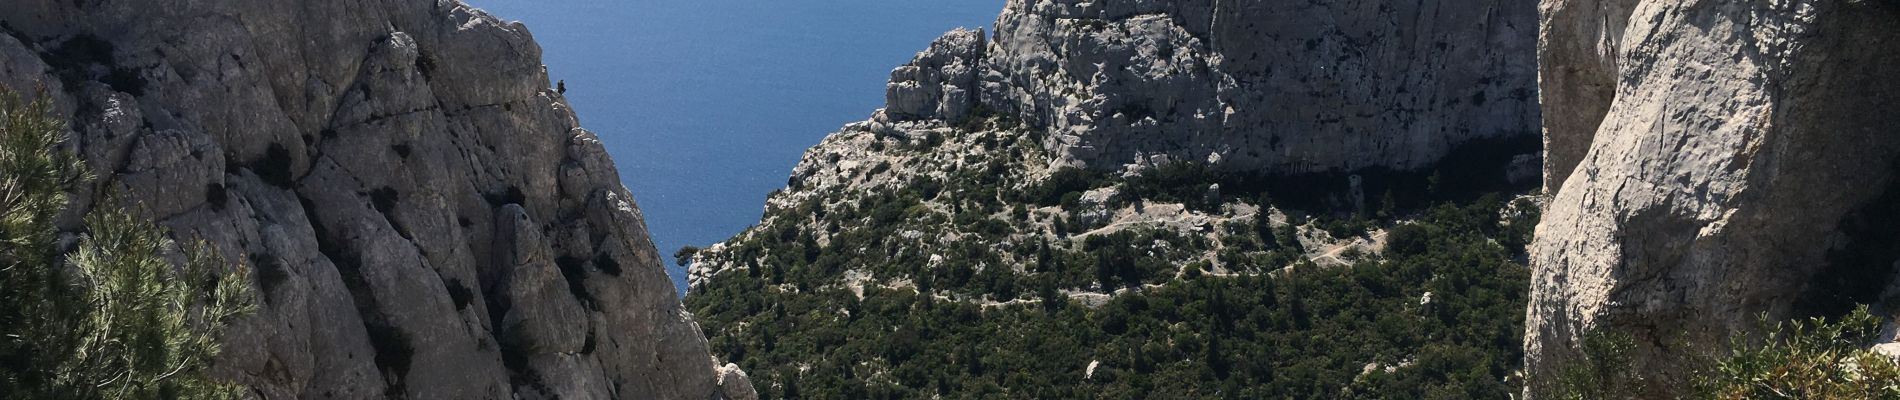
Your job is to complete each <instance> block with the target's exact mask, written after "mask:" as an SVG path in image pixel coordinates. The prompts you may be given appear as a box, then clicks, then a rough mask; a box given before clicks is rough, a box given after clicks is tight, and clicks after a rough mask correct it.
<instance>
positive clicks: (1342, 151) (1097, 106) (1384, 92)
mask: <svg viewBox="0 0 1900 400" xmlns="http://www.w3.org/2000/svg"><path fill="white" fill-rule="evenodd" d="M1536 11H1537V10H1536V8H1535V5H1534V4H1530V3H1526V2H1521V1H1473V2H1439V1H1427V2H1422V3H1406V4H1399V3H1394V2H1384V1H1336V2H1318V3H1314V2H1305V3H1289V2H1274V1H1028V0H1022V1H1010V2H1009V3H1008V5H1007V6H1006V8H1005V9H1004V10H1003V12H1002V14H1001V15H1000V16H999V17H998V18H997V20H996V27H995V29H996V31H995V33H994V34H993V35H989V36H991V37H985V34H984V33H983V32H980V31H957V32H951V33H950V34H948V35H945V36H944V38H943V39H939V41H938V42H937V43H936V44H933V45H932V46H931V47H930V49H929V50H927V51H925V52H923V53H921V54H919V55H918V57H917V59H916V61H914V62H912V63H911V64H910V65H906V66H903V67H899V68H898V69H897V71H895V72H893V74H892V75H893V79H892V83H891V90H890V96H889V97H890V104H889V105H888V108H886V109H885V110H884V111H885V112H884V114H883V115H882V116H881V117H879V118H877V119H876V120H877V121H878V122H886V123H896V122H904V121H919V120H933V119H934V120H942V121H948V122H952V123H954V122H955V121H957V120H960V119H962V118H964V117H966V116H968V115H970V114H971V113H972V112H978V113H983V112H1000V113H1007V114H1010V115H1014V116H1016V117H1018V118H1020V119H1022V120H1024V121H1026V122H1028V123H1029V124H1031V125H1033V126H1037V127H1039V128H1044V129H1046V130H1047V131H1048V132H1049V133H1050V135H1049V137H1047V138H1046V139H1045V143H1044V146H1045V147H1047V148H1049V149H1050V150H1053V151H1055V152H1058V153H1060V154H1061V155H1062V157H1061V158H1060V159H1059V161H1060V162H1064V163H1070V164H1081V165H1087V166H1090V167H1094V168H1098V169H1113V168H1116V167H1120V166H1121V165H1123V164H1126V163H1129V162H1132V161H1135V160H1137V159H1143V158H1144V157H1152V156H1155V155H1166V156H1169V158H1171V159H1174V160H1192V161H1204V160H1218V162H1219V163H1220V164H1222V165H1224V166H1226V167H1227V168H1229V169H1233V170H1255V171H1274V172H1285V173H1301V172H1319V171H1337V170H1353V169H1359V168H1365V167H1388V168H1395V169H1409V168H1417V167H1423V166H1428V165H1430V164H1433V163H1435V162H1437V161H1439V159H1440V158H1441V157H1443V156H1444V155H1446V154H1447V153H1448V152H1450V151H1451V149H1452V148H1453V147H1455V146H1457V145H1459V144H1462V143H1465V142H1468V141H1471V140H1474V139H1479V138H1520V139H1525V140H1527V141H1534V140H1535V139H1534V138H1535V137H1536V135H1537V130H1538V121H1539V117H1538V113H1537V95H1536V79H1537V78H1536V69H1537V66H1536V59H1535V58H1534V54H1535V48H1536V29H1537V27H1536ZM1531 147H1534V146H1531Z"/></svg>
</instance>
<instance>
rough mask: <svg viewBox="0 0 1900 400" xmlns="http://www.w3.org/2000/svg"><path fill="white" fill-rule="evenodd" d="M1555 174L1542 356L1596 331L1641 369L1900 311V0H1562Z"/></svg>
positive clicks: (1533, 364)
mask: <svg viewBox="0 0 1900 400" xmlns="http://www.w3.org/2000/svg"><path fill="white" fill-rule="evenodd" d="M1541 8H1542V10H1543V16H1544V18H1543V20H1542V21H1541V24H1542V39H1541V46H1540V48H1539V56H1540V58H1541V59H1542V63H1543V71H1542V76H1543V81H1542V85H1543V88H1542V94H1543V103H1544V106H1545V107H1544V114H1543V116H1544V121H1545V128H1546V140H1545V142H1546V144H1547V149H1546V150H1547V152H1548V156H1547V161H1548V162H1547V163H1546V164H1545V165H1546V170H1545V174H1546V176H1547V177H1548V178H1549V179H1548V180H1547V185H1548V187H1551V188H1555V193H1554V197H1553V198H1552V200H1551V201H1550V206H1549V208H1548V209H1546V211H1545V212H1544V218H1543V221H1542V223H1541V224H1540V225H1539V226H1538V231H1537V239H1536V240H1535V243H1534V244H1533V245H1532V248H1531V252H1532V255H1531V262H1532V265H1533V269H1534V271H1535V273H1534V278H1533V282H1532V285H1533V287H1532V297H1531V306H1530V310H1529V318H1528V320H1527V327H1526V340H1525V345H1526V346H1527V348H1526V350H1527V363H1528V368H1529V369H1530V371H1531V372H1532V373H1533V374H1548V373H1549V372H1551V371H1552V370H1553V369H1555V368H1559V367H1561V366H1562V365H1564V364H1565V363H1566V362H1568V361H1570V360H1573V359H1575V357H1576V350H1575V349H1576V348H1577V346H1578V343H1579V341H1580V340H1581V338H1582V337H1583V336H1585V335H1586V334H1587V333H1588V332H1592V331H1604V330H1613V331H1620V332H1624V333H1628V334H1630V335H1631V336H1633V337H1634V338H1635V339H1636V344H1637V345H1638V346H1637V349H1636V351H1635V354H1634V356H1635V358H1636V362H1637V364H1638V365H1637V366H1636V367H1637V368H1639V369H1640V370H1643V371H1646V373H1651V372H1653V373H1654V374H1656V377H1657V379H1660V380H1661V381H1662V382H1663V383H1664V384H1662V385H1656V386H1661V387H1664V388H1672V387H1686V386H1683V385H1681V383H1683V381H1682V379H1683V378H1686V377H1685V376H1683V375H1682V371H1684V368H1682V362H1683V361H1682V358H1684V357H1688V356H1693V355H1697V354H1699V353H1700V352H1702V351H1706V350H1709V349H1710V348H1711V347H1717V346H1722V345H1723V344H1725V343H1727V341H1726V339H1727V338H1728V337H1730V336H1731V335H1732V334H1735V333H1737V332H1748V331H1750V330H1751V329H1752V328H1753V327H1754V322H1755V318H1756V316H1757V315H1760V314H1762V313H1766V314H1767V315H1768V316H1769V318H1772V319H1779V318H1787V317H1799V316H1809V315H1830V314H1838V313H1843V312H1845V311H1847V310H1848V309H1850V308H1851V307H1852V305H1853V304H1856V303H1872V304H1875V305H1876V311H1879V312H1884V313H1887V314H1888V315H1892V314H1893V312H1894V310H1895V309H1894V307H1893V305H1894V303H1893V302H1892V301H1893V299H1894V296H1893V295H1894V294H1895V293H1896V292H1895V291H1894V290H1893V289H1891V288H1890V287H1889V283H1890V282H1892V281H1893V279H1892V278H1893V275H1894V274H1893V273H1894V261H1895V258H1896V257H1895V256H1896V255H1900V254H1896V252H1895V249H1900V241H1896V240H1895V239H1896V237H1897V236H1900V235H1895V229H1894V228H1893V226H1894V225H1893V223H1894V222H1895V219H1894V217H1895V216H1896V215H1900V209H1897V208H1896V206H1897V205H1900V185H1895V178H1896V175H1895V172H1896V171H1897V169H1896V168H1895V166H1896V161H1897V160H1896V156H1900V131H1897V130H1900V114H1895V113H1893V112H1891V111H1890V110H1889V109H1890V108H1891V106H1892V104H1895V102H1896V101H1900V81H1895V80H1894V79H1893V77H1894V76H1896V74H1900V4H1896V3H1894V2H1891V1H1800V0H1797V1H1785V2H1754V1H1730V0H1704V1H1634V0H1546V1H1544V2H1543V4H1542V5H1541Z"/></svg>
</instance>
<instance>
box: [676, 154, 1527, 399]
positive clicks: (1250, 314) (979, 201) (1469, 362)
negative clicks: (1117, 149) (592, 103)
mask: <svg viewBox="0 0 1900 400" xmlns="http://www.w3.org/2000/svg"><path fill="white" fill-rule="evenodd" d="M933 137H934V139H933ZM1017 138H1018V137H1012V136H1009V135H987V134H985V135H977V134H972V133H969V132H962V133H957V134H952V135H950V136H948V137H938V136H935V135H931V136H928V137H926V139H924V140H922V141H921V142H922V143H926V144H929V147H930V148H937V147H940V146H943V147H947V148H948V149H949V150H940V153H949V154H955V155H958V156H959V157H961V158H960V159H958V160H957V161H960V162H957V163H955V164H954V165H955V166H953V167H947V168H944V169H943V171H944V172H943V173H941V174H920V175H918V176H915V177H910V178H907V179H906V180H902V182H904V184H902V185H895V186H889V187H886V188H885V189H883V190H876V191H838V192H822V191H819V192H816V193H817V194H818V195H817V196H815V197H811V198H806V199H804V200H803V201H800V202H797V203H796V204H795V205H791V206H786V207H781V208H774V209H772V210H769V211H768V216H767V218H766V219H765V222H764V223H762V225H760V226H758V227H756V228H755V229H753V230H752V231H750V232H751V233H750V234H748V235H745V236H742V237H740V238H736V239H735V240H734V241H732V242H729V243H728V244H727V246H726V247H724V248H722V249H718V250H716V251H712V250H706V251H702V250H699V249H683V250H682V251H681V252H680V255H681V256H687V255H691V256H693V257H694V258H695V260H697V261H701V262H713V263H719V264H722V265H726V266H728V267H729V268H730V269H729V270H727V271H725V272H724V273H720V274H718V275H716V276H714V277H713V278H712V279H709V280H707V281H705V282H702V283H700V284H698V285H697V286H695V287H694V289H693V294H692V295H691V296H688V298H687V305H688V307H689V308H690V309H691V310H692V311H693V312H694V314H695V316H696V318H697V320H698V321H699V322H700V324H701V326H702V327H703V328H704V329H705V330H706V333H707V335H708V337H709V338H710V340H711V342H712V346H713V350H714V353H715V354H717V355H719V356H721V357H723V358H725V359H726V360H727V361H730V362H735V363H738V364H739V365H741V366H742V367H743V368H745V369H746V370H747V371H748V372H749V373H750V374H751V376H752V377H753V380H754V381H755V382H757V383H758V386H759V389H760V391H761V394H762V396H763V397H764V398H825V399H833V398H839V399H857V398H873V399H899V398H930V397H942V398H973V399H974V398H1287V397H1291V398H1341V397H1356V398H1457V399H1464V398H1505V397H1508V396H1510V395H1511V394H1513V393H1517V392H1518V391H1519V390H1520V388H1521V386H1520V384H1519V383H1518V382H1516V381H1515V380H1513V379H1511V378H1510V377H1511V375H1512V374H1513V372H1514V371H1515V370H1516V369H1517V368H1518V367H1517V366H1518V365H1519V363H1520V362H1521V361H1520V358H1521V346H1520V343H1521V340H1522V339H1521V338H1522V327H1523V318H1524V311H1523V310H1524V304H1525V303H1524V302H1525V296H1526V291H1527V282H1528V279H1529V272H1528V271H1527V270H1526V268H1525V267H1524V266H1523V265H1522V264H1521V263H1520V262H1519V261H1516V260H1518V259H1519V258H1520V257H1521V256H1522V251H1523V245H1524V243H1526V242H1527V241H1528V236H1529V234H1530V227H1531V226H1532V225H1534V223H1535V220H1536V218H1537V214H1536V210H1535V207H1533V206H1530V205H1528V204H1527V202H1526V203H1520V204H1516V205H1512V204H1508V201H1507V198H1508V197H1506V196H1502V195H1497V194H1493V195H1488V196H1479V195H1468V196H1459V197H1456V198H1452V197H1450V196H1401V197H1402V198H1403V199H1404V200H1400V201H1398V203H1401V204H1398V205H1386V206H1380V207H1381V208H1380V210H1378V212H1377V213H1374V212H1371V211H1369V210H1368V211H1367V212H1359V211H1358V210H1344V211H1341V212H1324V213H1320V214H1319V215H1318V217H1317V219H1316V220H1315V221H1316V223H1315V224H1314V226H1315V227H1316V228H1317V227H1320V226H1322V225H1324V226H1325V227H1326V229H1325V230H1335V231H1338V233H1337V234H1335V235H1333V236H1334V237H1336V238H1344V237H1354V236H1365V235H1367V234H1368V232H1367V230H1369V229H1373V228H1378V227H1383V228H1386V229H1387V232H1388V233H1387V236H1386V237H1385V239H1386V241H1387V242H1388V243H1389V245H1388V250H1387V251H1385V252H1384V253H1383V254H1360V253H1357V252H1349V253H1347V254H1346V255H1345V256H1344V257H1342V258H1345V259H1347V261H1346V262H1345V263H1344V264H1341V265H1336V266H1321V265H1319V264H1315V263H1313V262H1311V261H1308V260H1306V256H1307V252H1306V250H1307V249H1305V248H1303V247H1302V244H1301V241H1300V240H1298V239H1296V238H1295V235H1297V234H1299V230H1298V229H1296V228H1295V226H1294V225H1297V224H1301V223H1304V222H1305V221H1306V219H1305V218H1306V217H1297V216H1289V218H1295V219H1297V220H1296V221H1293V222H1295V224H1287V223H1283V222H1279V223H1276V222H1275V221H1272V220H1270V219H1268V218H1267V214H1265V213H1252V212H1249V213H1248V214H1236V212H1235V211H1234V210H1235V209H1236V208H1234V207H1236V205H1242V206H1246V207H1248V208H1246V209H1249V210H1251V209H1252V208H1251V207H1252V206H1251V205H1250V204H1265V203H1269V202H1274V201H1275V200H1277V198H1269V197H1268V196H1266V191H1268V190H1272V188H1275V187H1278V186H1275V185H1270V184H1266V183H1261V184H1249V183H1248V182H1255V181H1258V182H1267V180H1252V179H1251V178H1247V179H1241V178H1235V177H1230V176H1226V175H1223V174H1220V173H1218V172H1216V171H1212V170H1209V169H1206V168H1203V167H1200V166H1197V165H1194V164H1185V163H1184V164H1172V165H1164V166H1158V167H1157V168H1156V169H1155V170H1151V171H1150V173H1149V174H1143V175H1137V176H1132V177H1128V178H1123V177H1119V176H1109V175H1107V174H1101V173H1095V172H1089V171H1084V170H1077V169H1058V170H1055V171H1050V173H1048V174H1047V175H1046V176H1045V177H1044V178H1043V179H1040V180H1029V179H1027V178H1026V177H1024V176H1022V175H1020V174H1019V169H1020V168H1019V167H1011V166H1012V165H1015V166H1020V165H1033V164H1036V161H1034V160H1033V157H1034V155H1033V154H1032V153H1033V152H1034V149H1033V147H1034V146H1033V145H1031V144H1028V143H1027V142H1028V141H1023V140H1017ZM958 146H963V147H958ZM920 147H921V146H918V145H915V144H910V145H905V144H900V145H894V146H889V145H883V144H875V145H873V148H876V149H883V148H893V149H896V150H893V151H901V152H917V151H920ZM986 150H993V151H986ZM905 154H916V153H905ZM1025 159H1030V160H1028V161H1026V160H1025ZM878 165H879V167H877V168H874V169H870V171H872V172H870V173H871V174H873V175H875V174H892V173H896V172H894V171H896V170H895V169H892V168H890V167H885V166H883V164H878ZM908 168H909V169H911V170H915V169H919V168H918V167H917V166H916V165H914V164H913V165H911V166H910V167H908ZM1415 175H1418V176H1419V178H1418V179H1416V180H1415V181H1417V182H1424V181H1425V180H1426V179H1439V178H1433V176H1435V174H1433V175H1427V174H1415ZM1342 180H1343V178H1342ZM800 182H801V178H794V184H793V187H794V190H798V189H800V188H801V183H800ZM1382 182H1397V180H1393V181H1382ZM1406 182H1411V181H1406ZM1213 183H1222V185H1223V187H1224V188H1233V189H1228V190H1222V191H1220V192H1219V193H1212V192H1210V191H1209V190H1208V186H1209V185H1210V184H1213ZM1097 188H1113V189H1114V190H1115V193H1117V194H1116V195H1115V196H1114V198H1112V199H1110V200H1109V202H1110V204H1107V205H1090V204H1085V201H1083V200H1082V197H1083V196H1082V193H1083V192H1087V191H1090V190H1091V189H1097ZM803 189H804V190H816V189H813V188H810V187H803ZM1275 193H1276V194H1278V193H1281V192H1278V191H1276V192H1275ZM1210 194H1211V195H1210ZM1309 197H1310V198H1324V197H1323V196H1309ZM1386 197H1392V196H1386ZM1334 198H1337V196H1334ZM1334 203H1340V202H1338V201H1334ZM1384 203H1394V201H1392V200H1386V201H1384ZM1140 204H1149V205H1150V206H1154V205H1158V204H1183V205H1185V206H1187V207H1188V208H1189V209H1190V210H1194V212H1199V213H1204V214H1202V215H1214V216H1223V215H1224V216H1228V217H1225V218H1224V219H1220V221H1222V222H1220V223H1219V225H1218V226H1216V227H1215V228H1214V230H1213V231H1209V232H1200V231H1187V232H1184V231H1180V230H1176V229H1168V228H1162V227H1123V228H1117V229H1111V230H1102V231H1096V232H1092V233H1088V234H1084V233H1083V232H1087V231H1090V230H1094V229H1096V228H1100V227H1101V224H1102V223H1103V222H1102V221H1100V218H1099V217H1090V216H1086V215H1084V214H1085V211H1086V210H1088V209H1091V208H1092V207H1104V206H1105V207H1109V208H1111V209H1112V208H1121V207H1124V206H1128V207H1140ZM1375 204H1378V203H1377V202H1375ZM1507 209H1508V210H1517V211H1506V210H1507ZM1401 215H1402V216H1403V217H1402V218H1401Z"/></svg>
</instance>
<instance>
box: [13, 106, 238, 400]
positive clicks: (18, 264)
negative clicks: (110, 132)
mask: <svg viewBox="0 0 1900 400" xmlns="http://www.w3.org/2000/svg"><path fill="white" fill-rule="evenodd" d="M50 109H51V107H50V105H49V103H48V101H47V100H46V96H39V99H37V100H34V101H31V102H26V101H22V100H21V99H20V97H19V96H18V95H17V94H15V93H12V92H10V91H6V90H4V89H0V398H10V399H14V398H35V399H101V398H110V399H222V398H235V397H237V395H238V394H239V393H240V392H239V390H238V388H237V387H235V386H232V385H228V384H223V383H219V382H216V381H214V380H212V379H211V378H210V377H209V376H208V374H207V371H206V369H207V366H208V364H209V362H210V359H211V358H212V357H214V356H215V355H216V354H217V352H218V347H219V346H218V342H217V336H218V333H219V332H220V331H221V330H222V329H223V327H224V326H226V325H227V324H228V323H230V322H231V321H232V320H233V319H234V318H236V317H237V316H239V315H242V314H245V313H247V312H249V311H250V310H251V309H252V308H253V300H252V299H253V296H252V294H251V292H250V286H249V282H248V281H249V278H248V276H247V274H246V273H245V271H244V269H243V268H242V267H240V268H238V269H237V270H236V271H234V272H232V273H229V274H225V273H220V272H218V271H220V270H222V269H224V268H223V267H222V265H223V263H222V261H221V259H220V258H219V257H216V256H214V255H213V254H212V253H211V252H210V251H208V249H207V247H205V246H203V245H199V246H194V248H193V249H190V251H184V252H183V254H182V255H183V256H184V257H182V258H183V259H184V262H183V265H174V264H173V263H172V262H170V261H167V257H165V255H166V253H167V252H170V251H173V250H177V249H178V248H179V247H178V246H176V245H175V244H174V243H172V242H171V241H170V240H168V239H166V237H165V235H164V234H163V232H162V231H161V230H160V228H159V227H158V226H156V225H154V224H153V223H152V222H150V221H148V220H143V219H141V218H138V217H136V216H134V215H133V214H132V213H129V212H127V211H125V210H122V209H116V208H113V207H109V206H101V207H97V208H96V209H94V210H92V212H91V213H90V214H89V215H87V216H86V218H85V230H86V232H85V233H84V234H83V235H81V236H80V238H79V241H78V247H77V249H74V250H70V251H68V250H67V249H68V248H67V247H63V246H61V245H60V243H59V240H58V234H57V231H56V228H55V226H54V218H56V216H57V215H59V213H60V212H61V211H62V210H63V209H65V207H66V200H67V199H66V193H67V192H68V191H69V190H70V189H72V188H74V187H76V186H77V185H84V184H87V182H88V179H86V178H85V177H84V175H83V172H82V171H83V168H82V166H81V165H80V163H79V162H78V161H77V160H76V159H74V158H73V157H72V156H71V155H69V154H66V153H65V152H63V151H60V150H58V149H57V146H58V142H59V139H60V136H61V135H62V133H63V132H64V130H65V129H64V127H63V126H62V123H61V121H60V120H59V119H57V118H55V117H53V116H52V115H50ZM109 203H113V202H112V201H110V200H108V201H102V202H101V204H109Z"/></svg>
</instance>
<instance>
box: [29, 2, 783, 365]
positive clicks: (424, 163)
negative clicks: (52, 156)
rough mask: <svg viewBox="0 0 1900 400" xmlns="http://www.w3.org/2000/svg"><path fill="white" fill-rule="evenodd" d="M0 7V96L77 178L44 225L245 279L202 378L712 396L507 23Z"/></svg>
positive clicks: (340, 6)
mask: <svg viewBox="0 0 1900 400" xmlns="http://www.w3.org/2000/svg"><path fill="white" fill-rule="evenodd" d="M0 14H3V15H0V21H4V23H5V32H6V33H7V35H0V83H3V84H6V85H8V86H10V87H12V88H15V89H17V90H21V91H31V90H32V88H35V87H44V88H45V89H46V90H47V94H48V95H50V96H52V97H53V98H54V99H55V101H56V103H57V108H58V109H59V111H60V112H61V113H62V115H66V116H70V118H71V120H70V121H71V124H70V125H71V130H72V136H71V141H70V142H71V148H72V149H73V150H74V151H76V152H77V153H78V154H79V155H81V156H82V157H83V158H84V159H85V161H86V162H87V163H88V164H89V165H90V166H91V168H92V169H93V171H94V172H95V175H96V176H98V177H99V179H98V183H99V184H98V185H96V187H95V188H90V189H87V190H85V191H84V192H82V193H78V194H77V196H76V202H75V203H76V206H77V207H76V209H75V210H73V211H72V212H70V213H69V214H70V215H68V218H67V219H66V220H67V222H68V223H67V224H66V225H67V227H68V228H69V229H76V228H77V223H76V221H77V219H76V218H73V217H74V216H77V215H79V214H81V213H83V212H84V210H85V209H88V208H91V207H94V206H98V205H100V204H101V203H121V204H132V205H134V206H135V207H138V208H139V210H140V212H142V213H144V214H146V215H150V216H152V217H153V218H155V219H157V220H158V221H159V222H160V223H161V224H163V225H165V226H167V227H169V228H170V229H171V230H172V231H173V233H174V235H175V236H176V237H177V238H179V239H180V240H181V241H189V240H199V239H202V240H205V241H208V242H209V243H210V244H211V245H212V247H214V248H215V249H217V250H218V251H219V253H220V254H222V255H223V256H224V257H225V258H227V259H229V260H231V262H232V265H234V266H235V265H240V264H241V265H243V266H244V267H246V268H249V269H250V270H251V271H252V274H251V275H252V276H253V279H254V280H255V285H256V286H257V287H258V293H259V295H260V297H261V309H260V311H259V312H258V313H257V314H255V316H254V317H251V318H248V319H246V320H244V321H243V322H241V323H240V324H239V325H238V326H235V327H234V328H233V329H232V330H231V331H230V332H229V333H228V334H227V335H226V339H227V341H228V343H227V345H226V347H225V351H224V354H223V355H222V357H221V359H220V360H218V361H217V367H216V368H217V371H216V372H217V374H218V375H220V376H222V377H225V378H229V379H231V380H233V381H235V382H237V383H240V384H243V385H246V386H248V387H250V389H251V392H252V393H253V394H254V395H256V396H258V397H260V398H269V399H288V398H381V397H403V398H418V399H438V398H441V399H508V398H570V399H572V398H583V399H586V398H690V399H705V398H719V397H727V395H728V393H723V392H721V389H720V388H721V380H720V378H719V377H718V376H716V375H715V370H714V364H713V361H712V359H711V358H710V357H709V356H708V353H707V350H706V343H705V339H704V338H702V337H701V336H700V333H699V330H698V328H697V327H696V326H694V324H693V323H692V322H691V321H690V319H689V318H688V317H687V316H686V315H685V314H684V313H683V312H682V311H681V308H680V302H679V298H678V296H677V295H676V294H675V292H674V290H673V288H672V286H671V284H670V283H669V281H668V279H667V278H666V276H665V273H664V271H663V269H662V265H661V262H660V259H659V257H658V254H657V252H656V251H655V250H654V247H653V243H652V241H651V240H650V239H649V238H648V236H647V232H646V229H645V226H644V223H643V222H642V217H641V214H640V211H639V208H638V207H637V206H636V205H635V204H634V202H633V199H632V198H631V196H629V195H628V192H627V190H626V189H625V188H624V187H622V186H621V184H620V179H619V177H618V176H617V174H616V172H615V169H614V166H613V163H612V161H611V160H610V159H609V158H608V156H607V153H606V152H605V150H604V149H603V148H602V146H601V144H600V139H599V138H598V137H596V136H595V135H594V134H593V133H591V132H588V131H587V130H584V129H581V128H580V127H579V122H578V120H577V119H576V117H575V115H574V113H573V112H572V110H571V109H570V108H569V107H568V105H567V104H566V101H565V100H564V99H563V98H562V97H561V95H560V94H559V93H557V92H556V91H554V90H552V89H550V88H549V84H548V79H547V74H546V72H545V70H544V68H543V67H542V65H541V61H540V57H541V54H540V48H539V47H538V46H537V45H536V44H535V42H534V40H533V39H532V38H531V37H530V35H529V34H528V31H527V29H526V28H525V27H523V26H522V25H520V24H516V23H506V22H502V21H500V20H497V19H495V18H493V17H491V16H489V15H487V14H485V13H483V12H481V11H480V10H477V9H473V8H470V7H469V6H467V5H465V4H462V3H460V2H457V1H310V2H271V1H168V0H156V1H137V2H96V1H79V2H72V1H38V0H24V1H15V2H11V3H10V4H8V11H7V12H5V13H0ZM726 375H727V376H728V378H727V380H728V381H729V382H727V383H725V384H724V386H723V387H725V388H733V389H749V388H750V385H749V384H743V383H742V382H737V381H734V380H735V379H743V376H744V375H743V374H742V373H727V374H726ZM749 394H750V393H732V394H731V395H732V396H733V397H743V396H744V395H749Z"/></svg>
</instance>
